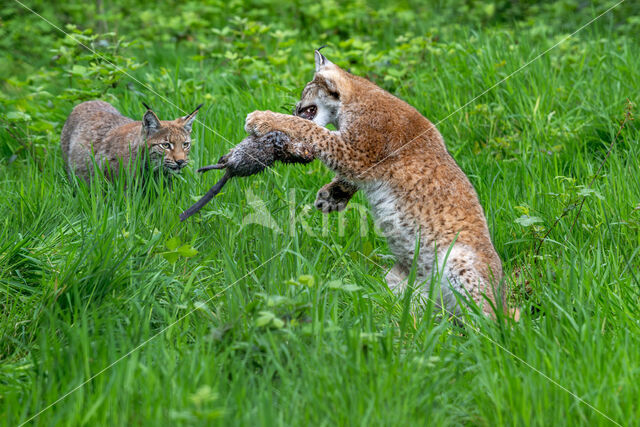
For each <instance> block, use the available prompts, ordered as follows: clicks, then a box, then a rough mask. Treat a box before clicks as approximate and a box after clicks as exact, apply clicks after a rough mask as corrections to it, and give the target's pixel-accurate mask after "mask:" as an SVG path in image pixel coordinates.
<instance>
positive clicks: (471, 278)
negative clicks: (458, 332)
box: [441, 248, 500, 317]
mask: <svg viewBox="0 0 640 427" xmlns="http://www.w3.org/2000/svg"><path fill="white" fill-rule="evenodd" d="M454 249H457V248H454ZM460 255H464V256H460ZM441 285H442V288H443V289H448V290H450V291H454V292H455V293H457V294H458V296H457V298H456V296H455V294H454V292H449V293H450V298H449V304H447V305H448V306H450V308H451V309H452V310H453V312H454V314H456V315H458V314H461V313H462V310H461V307H460V303H462V304H464V300H465V299H466V300H467V301H468V302H471V301H473V303H475V305H477V306H478V307H479V308H480V309H481V311H482V313H483V314H484V315H486V316H489V317H496V313H495V312H494V307H493V306H495V307H496V308H498V309H499V308H500V307H499V306H498V305H496V298H495V296H496V293H495V291H496V290H497V289H498V287H497V286H492V284H491V283H490V281H489V280H487V278H485V277H484V275H483V274H481V273H480V271H478V268H477V264H476V262H475V256H474V254H473V253H465V254H457V253H456V254H455V256H453V257H452V258H451V259H450V260H448V261H447V265H446V267H445V268H444V274H443V275H442V279H441Z"/></svg>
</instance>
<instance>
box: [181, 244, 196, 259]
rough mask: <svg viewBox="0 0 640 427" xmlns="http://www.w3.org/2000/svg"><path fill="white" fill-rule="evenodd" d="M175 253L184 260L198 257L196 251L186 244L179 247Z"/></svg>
mask: <svg viewBox="0 0 640 427" xmlns="http://www.w3.org/2000/svg"><path fill="white" fill-rule="evenodd" d="M176 252H178V253H179V254H180V255H182V256H183V257H185V258H191V257H194V256H196V255H198V251H197V250H195V249H194V248H192V247H191V245H188V244H185V245H182V246H180V247H179V248H178V250H177V251H176Z"/></svg>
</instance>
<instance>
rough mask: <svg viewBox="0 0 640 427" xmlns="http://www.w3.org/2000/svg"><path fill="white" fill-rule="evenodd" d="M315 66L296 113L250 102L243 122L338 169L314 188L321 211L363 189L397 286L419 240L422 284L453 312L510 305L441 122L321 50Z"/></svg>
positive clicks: (396, 288)
mask: <svg viewBox="0 0 640 427" xmlns="http://www.w3.org/2000/svg"><path fill="white" fill-rule="evenodd" d="M315 66H316V67H315V75H314V78H313V80H312V81H310V82H309V83H308V84H307V85H306V87H305V88H304V90H303V92H302V96H301V99H300V101H299V102H298V103H297V104H296V107H295V110H294V115H293V116H291V115H285V114H279V113H274V112H271V111H254V112H253V113H251V114H249V115H248V116H247V119H246V122H245V130H246V131H247V132H248V133H250V134H253V135H256V136H261V135H264V134H266V133H268V132H272V131H280V132H283V133H284V134H286V135H287V136H288V137H289V138H291V140H292V141H295V143H292V144H289V145H288V147H289V149H290V150H293V151H295V152H296V153H293V154H297V155H300V156H304V155H305V154H310V155H312V156H314V157H315V158H318V159H320V160H321V161H322V162H323V163H324V164H325V165H326V166H328V167H329V168H330V169H331V170H333V171H334V172H335V173H336V176H335V178H334V179H333V180H332V181H331V182H330V183H329V184H327V185H325V186H324V187H322V188H321V189H320V190H319V191H318V195H317V199H316V203H315V205H316V207H317V208H318V209H320V210H321V211H323V212H332V211H339V210H342V209H344V208H345V206H346V205H347V203H348V202H349V200H350V199H351V197H353V195H354V194H355V193H356V192H357V191H358V190H362V191H363V192H364V194H365V195H366V197H367V199H368V201H369V204H370V205H371V209H372V212H373V216H374V218H375V220H376V223H377V224H378V226H379V228H380V229H381V230H382V231H383V233H384V234H385V236H386V238H387V241H388V244H389V248H390V250H391V252H392V253H393V255H394V257H395V258H396V264H395V266H394V267H393V268H392V269H391V270H390V271H389V272H388V273H387V275H386V280H387V283H388V285H389V288H390V289H391V290H392V291H393V292H394V293H401V292H402V291H404V289H405V288H406V287H407V278H408V274H409V272H410V269H411V268H412V262H413V259H414V256H415V249H416V246H417V245H416V242H419V245H418V246H417V247H418V248H419V252H418V255H417V258H416V259H417V268H416V273H417V277H418V280H416V284H420V286H419V288H418V291H419V293H420V294H421V295H423V296H424V297H429V295H432V297H431V298H432V299H434V300H435V299H437V301H436V303H437V305H438V306H439V307H441V308H444V309H445V310H446V311H448V312H449V313H451V314H454V313H459V312H460V311H461V310H460V309H461V305H460V301H468V300H469V299H471V300H473V301H474V302H475V303H476V304H477V305H478V306H479V307H480V308H481V310H482V312H483V313H484V314H485V315H488V316H491V317H494V316H495V315H496V313H495V310H503V309H504V299H503V298H504V294H503V292H502V291H501V280H502V264H501V261H500V258H499V256H498V254H497V253H496V250H495V248H494V246H493V244H492V242H491V237H490V235H489V230H488V227H487V222H486V220H485V217H484V212H483V209H482V206H481V205H480V202H479V200H478V196H477V194H476V192H475V189H474V188H473V186H472V184H471V182H470V181H469V179H468V178H467V176H466V175H465V174H464V172H463V171H462V170H461V169H460V167H459V166H458V165H457V164H456V162H455V160H454V159H453V158H452V157H451V155H450V154H449V152H448V151H447V148H446V146H445V143H444V140H443V138H442V136H441V135H440V132H438V130H437V129H436V128H435V126H434V125H433V124H432V123H431V122H430V121H429V120H427V119H426V118H425V117H424V116H422V115H421V114H420V113H419V112H418V111H417V110H416V109H415V108H413V107H412V106H410V105H409V104H407V103H405V102H404V101H402V100H400V99H398V98H397V97H395V96H393V95H392V94H390V93H388V92H386V91H385V90H383V89H381V88H380V87H378V86H376V85H375V84H373V83H372V82H370V81H368V80H366V79H364V78H362V77H358V76H355V75H353V74H351V73H349V72H347V71H345V70H343V69H341V68H340V67H338V66H337V65H335V64H333V63H332V62H330V61H329V60H328V59H326V58H325V57H324V56H323V55H322V54H321V53H320V52H319V51H316V52H315ZM328 124H332V125H333V126H335V128H336V130H335V131H332V130H329V129H327V128H326V127H325V126H326V125H328ZM434 278H435V279H436V280H434ZM433 285H436V286H437V287H436V288H434V289H433V291H434V292H433V293H431V294H430V293H429V289H430V286H433Z"/></svg>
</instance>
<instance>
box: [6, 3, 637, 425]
mask: <svg viewBox="0 0 640 427" xmlns="http://www.w3.org/2000/svg"><path fill="white" fill-rule="evenodd" d="M20 1H22V0H20ZM614 4H615V2H612V1H601V0H599V1H594V2H586V1H578V0H561V1H557V2H534V1H529V0H523V1H493V2H490V1H479V0H478V1H474V0H453V1H433V2H428V3H423V2H415V3H414V2H389V3H384V2H365V1H354V2H349V3H344V2H338V1H332V0H314V1H307V0H300V1H294V2H276V1H268V0H262V1H253V2H241V1H237V0H227V1H205V2H195V1H179V2H174V1H170V2H153V3H147V2H141V1H130V0H128V1H113V2H102V1H100V0H98V1H96V2H74V1H70V2H65V3H62V2H42V1H28V2H26V3H24V6H23V5H22V4H21V3H20V2H18V1H15V0H10V1H8V2H5V4H3V7H2V8H0V52H1V55H2V60H1V61H0V77H1V79H2V80H1V81H2V83H1V86H0V88H1V89H0V101H1V103H0V123H1V124H2V128H1V129H0V194H1V197H0V224H1V225H0V291H1V294H0V310H1V311H0V313H1V315H0V420H1V422H2V423H4V424H6V425H16V424H20V423H22V422H25V421H27V420H29V419H31V418H32V417H33V416H34V415H36V414H39V415H38V416H37V418H35V419H34V420H33V423H34V424H38V425H53V424H62V425H83V424H89V425H96V424H104V425H114V424H116V425H117V424H144V425H158V424H160V425H163V424H164V425H166V424H184V425H197V424H209V423H212V422H217V423H220V424H230V423H232V424H251V425H254V424H268V425H272V424H287V425H289V424H293V425H299V424H327V425H332V424H398V425H403V424H407V423H415V424H473V425H496V424H507V425H558V424H568V425H575V424H588V425H601V424H602V425H605V424H613V423H619V424H623V425H627V424H634V423H637V422H638V421H637V420H638V419H640V407H639V404H638V402H640V385H639V384H640V370H639V368H638V367H639V366H640V338H639V332H640V324H639V322H638V319H639V318H640V299H639V293H640V282H639V279H640V268H639V267H640V255H639V254H638V252H640V232H639V230H640V178H639V176H640V174H639V173H638V172H639V171H638V166H639V161H638V158H639V157H638V156H639V155H640V147H639V145H638V137H639V135H640V131H639V129H638V125H637V122H633V121H629V122H627V123H626V125H625V127H624V129H622V131H621V132H620V135H619V137H618V139H617V140H616V142H615V144H614V146H613V149H612V150H611V153H610V155H609V157H608V158H607V160H606V163H605V164H604V166H603V167H602V169H601V170H600V171H599V172H598V168H599V166H600V165H601V164H602V162H603V159H604V158H605V156H606V153H607V150H608V148H609V146H610V144H611V141H612V140H613V138H614V135H615V134H616V132H618V130H619V127H620V126H619V124H620V120H621V119H622V118H623V117H624V116H625V112H626V111H627V110H626V108H628V106H629V105H631V106H632V105H635V103H636V102H637V100H638V95H639V86H638V82H640V45H639V44H638V38H637V37H638V36H637V34H638V32H639V31H640V6H639V5H638V4H637V2H633V1H631V0H627V1H626V2H624V3H622V4H620V5H619V6H617V7H616V8H614V9H613V10H612V11H611V12H609V13H607V14H605V15H604V16H602V17H601V18H600V19H598V20H597V21H596V22H594V23H593V24H592V25H589V26H588V27H586V28H585V29H584V30H582V31H580V32H579V33H577V34H576V35H574V36H573V37H571V38H569V39H567V40H566V41H564V42H563V43H561V44H560V45H559V46H557V47H556V48H554V49H552V50H551V51H549V52H548V53H546V54H545V55H543V56H542V57H541V58H539V59H538V60H536V61H535V62H533V63H532V64H531V65H529V66H527V67H526V68H524V69H523V70H522V71H521V72H519V73H517V74H515V75H514V76H513V77H511V78H509V79H507V80H506V81H504V82H503V83H501V84H500V85H498V86H496V87H495V88H493V89H492V90H490V91H488V92H487V93H484V94H483V92H484V91H485V90H486V89H488V88H490V87H491V86H492V85H494V84H495V83H497V82H499V81H501V80H502V79H505V78H507V77H508V76H509V75H510V74H511V73H512V72H513V71H515V70H517V69H518V68H519V67H521V66H522V65H524V64H526V63H527V62H528V61H531V60H533V59H534V58H536V56H537V55H538V54H540V53H542V52H545V51H546V50H547V49H549V48H551V47H552V46H554V44H556V43H558V42H560V41H562V40H563V39H564V38H566V37H567V36H568V35H570V34H571V33H573V32H574V31H575V30H577V29H578V28H580V27H581V26H582V25H584V24H586V23H588V22H589V21H590V20H592V19H593V18H595V17H597V16H598V15H599V14H601V13H602V12H604V11H606V10H607V8H609V7H611V6H613V5H614ZM25 6H27V7H29V8H32V9H33V11H34V12H36V13H37V14H40V15H41V17H39V16H37V15H36V14H34V13H32V12H31V11H29V10H27V9H26V8H25ZM43 18H44V19H43ZM45 19H46V20H48V21H49V22H46V21H45ZM54 26H57V27H58V28H55V27H54ZM60 30H63V31H65V32H67V33H69V34H70V36H65V35H64V34H63V33H62V32H61V31H60ZM71 37H73V38H71ZM78 42H82V43H83V44H84V45H86V46H87V47H90V48H91V50H88V49H85V48H83V47H82V46H80V45H79V44H78ZM323 44H328V45H329V47H328V48H327V49H326V51H324V53H325V54H326V55H327V56H328V57H329V58H330V59H331V60H332V61H334V62H336V63H337V64H339V65H341V66H343V67H345V68H348V69H350V70H351V71H353V72H355V73H358V74H361V75H364V76H366V77H368V78H370V79H372V80H373V81H375V82H376V83H377V84H379V85H380V86H382V87H384V88H385V89H387V90H389V91H391V92H392V93H394V94H396V95H397V96H399V97H401V98H403V99H405V100H407V101H408V102H409V103H411V104H412V105H414V106H415V107H416V108H418V110H420V111H421V112H423V113H424V114H425V115H426V116H427V117H429V118H430V119H431V120H432V121H434V122H436V123H438V127H439V129H440V131H441V132H442V134H443V135H444V137H445V139H446V140H447V144H448V147H449V150H450V151H451V153H452V154H453V155H454V157H455V158H456V160H457V161H458V162H459V164H460V165H461V166H462V168H463V169H464V170H465V171H466V172H467V173H468V174H469V176H470V177H471V179H472V181H473V183H474V185H475V186H476V189H477V190H478V193H479V195H480V198H481V200H482V203H483V205H484V207H485V211H486V214H487V217H488V219H489V224H490V228H491V231H492V235H493V239H494V242H495V244H496V247H497V250H498V252H499V253H500V255H501V257H502V259H503V261H504V265H505V270H506V272H507V274H509V275H510V276H511V277H514V278H515V277H517V278H518V280H514V283H512V285H511V286H512V292H511V295H512V297H511V299H512V302H513V303H517V304H519V305H520V306H521V307H522V312H523V318H522V320H521V321H520V322H519V323H517V324H514V325H509V324H506V323H505V324H503V323H494V322H490V321H486V320H484V319H482V318H475V317H473V316H472V318H471V319H470V321H471V322H472V324H473V325H474V326H468V327H466V328H464V329H462V328H460V326H459V325H456V324H455V323H453V322H452V321H450V320H448V319H439V317H438V316H436V315H435V313H432V312H431V308H430V307H427V310H426V313H425V314H424V315H417V314H416V313H414V312H411V311H409V310H408V307H407V306H406V304H403V302H402V301H398V300H396V299H395V298H394V297H393V296H392V295H391V294H390V292H389V291H388V289H387V288H386V286H385V284H384V281H383V276H384V273H385V271H386V269H387V268H389V267H390V266H391V265H392V260H391V258H390V255H389V251H388V248H387V246H386V243H385V241H384V239H382V238H380V237H379V236H378V235H377V234H376V233H375V232H374V231H373V229H372V223H371V221H370V220H369V219H368V217H367V216H366V209H364V208H363V209H358V208H357V207H358V206H359V205H360V206H363V207H366V201H365V200H364V198H363V197H362V195H358V196H357V197H356V199H355V201H354V202H355V203H354V204H353V206H354V207H353V208H351V209H349V210H348V211H347V212H346V213H345V214H343V215H331V216H323V215H322V214H320V213H319V212H317V211H315V210H314V209H313V208H312V203H313V200H314V199H315V193H316V191H317V189H318V188H319V187H320V186H321V185H322V184H324V183H325V182H328V180H329V179H330V177H331V173H330V172H329V171H327V169H326V168H325V167H324V166H322V165H321V164H320V163H318V162H315V163H313V164H311V165H308V166H306V167H304V166H294V167H291V166H279V167H277V168H276V169H274V170H272V171H269V172H267V173H265V174H262V175H260V176H256V177H252V178H249V179H244V180H240V179H238V180H236V181H235V182H232V183H231V184H229V185H228V187H227V188H226V189H225V192H224V193H223V194H222V195H220V196H219V197H218V198H216V199H215V200H214V201H213V202H212V203H211V204H210V205H209V206H207V208H206V209H205V211H204V213H203V214H202V215H201V216H198V217H194V218H193V220H190V221H189V222H187V223H185V224H181V223H180V222H179V219H178V214H179V213H180V212H181V211H182V210H183V209H184V208H186V207H188V206H189V205H190V204H191V203H192V202H193V201H194V200H195V199H196V198H197V197H199V196H200V195H201V194H203V193H204V192H205V191H206V189H208V187H209V186H210V185H211V184H212V183H213V182H214V181H215V180H216V179H217V176H214V173H211V174H210V175H208V176H205V177H199V176H196V175H195V174H194V173H193V172H192V171H193V170H195V168H196V166H200V165H204V164H209V163H211V162H212V161H213V160H215V159H217V158H218V157H219V156H220V155H221V154H223V153H225V152H226V151H227V150H228V148H229V147H231V146H233V145H234V143H236V142H237V141H240V140H241V139H242V138H243V130H242V127H243V123H244V117H245V116H246V114H247V113H249V112H251V111H253V110H255V109H271V110H275V111H285V112H286V111H290V108H291V106H292V104H293V103H294V102H295V101H296V99H297V98H298V96H299V93H300V91H301V89H302V87H303V86H304V84H305V83H306V82H307V81H308V80H309V78H310V77H311V75H312V69H313V54H312V53H313V49H314V48H317V47H319V46H320V45H323ZM481 94H482V96H480V97H478V98H477V99H476V100H474V98H475V97H476V96H478V95H481ZM94 98H101V99H104V100H107V101H109V102H111V103H113V104H114V105H115V106H116V107H117V108H118V109H119V110H120V111H122V112H123V113H124V114H125V115H129V116H131V117H141V115H142V113H143V107H142V104H141V102H142V101H146V102H147V103H149V104H150V105H152V106H153V107H154V108H155V110H156V111H158V113H159V114H160V116H161V118H173V117H176V116H178V115H180V114H181V112H182V111H186V110H190V109H191V108H193V107H194V106H195V105H196V104H198V103H199V102H205V104H206V109H205V110H203V111H202V112H201V114H200V119H201V123H200V124H198V125H196V126H195V129H194V135H195V139H196V142H195V144H194V151H193V153H192V158H193V162H192V167H191V168H190V171H187V172H186V173H185V174H184V175H183V177H182V178H183V179H181V180H178V181H176V182H174V183H173V186H172V187H171V188H168V187H167V186H166V183H164V182H162V181H159V182H154V183H153V185H152V186H151V187H152V188H148V187H147V188H141V187H140V186H130V187H128V188H124V187H123V186H122V185H119V186H117V185H116V186H112V187H109V188H107V190H106V191H100V189H98V188H93V189H87V188H86V187H83V186H78V185H77V184H76V183H73V182H69V180H67V178H66V176H65V173H64V170H63V164H62V159H61V156H60V151H59V148H58V143H59V134H60V131H61V128H62V125H63V123H64V120H65V119H66V116H67V115H68V113H69V112H70V111H71V108H72V107H73V105H74V104H76V103H78V102H80V101H84V100H88V99H94ZM471 100H474V101H473V102H471V103H469V101H471ZM628 100H629V101H628ZM628 102H630V104H628ZM461 107H463V108H461ZM592 180H593V184H592V185H590V183H591V181H592ZM583 200H584V206H583V207H582V209H581V211H580V215H579V217H578V218H577V220H576V219H575V218H576V212H577V211H578V209H577V208H578V206H580V203H581V201H583ZM265 212H266V213H268V215H269V217H270V218H271V219H272V222H271V223H270V225H271V226H270V227H265V226H264V223H263V224H262V225H261V224H256V223H255V222H256V221H257V219H259V218H265V215H264V213H265ZM363 212H364V215H365V221H361V218H362V215H363ZM574 221H575V226H572V224H573V223H574ZM556 222H557V224H556V225H555V226H554V225H553V224H554V223H556ZM274 224H275V225H274ZM341 224H343V228H341ZM547 233H548V238H547V240H546V241H545V242H544V244H542V245H541V246H540V248H539V250H537V249H536V248H537V246H538V245H539V244H540V239H541V237H542V236H544V235H546V234H547ZM114 362H115V363H114ZM96 375H97V376H96ZM94 376H95V378H93V379H91V378H92V377H94ZM89 379H91V380H90V381H88V380H89ZM87 381H88V382H87ZM85 382H86V384H85V385H84V386H82V387H78V386H80V385H81V384H83V383H85ZM71 391H72V393H70V394H68V395H67V393H69V392H71ZM61 397H64V398H63V399H62V400H59V401H58V399H59V398H61ZM52 403H55V404H54V405H53V406H52V407H50V408H48V407H49V405H51V404H52ZM45 408H48V409H47V410H45V411H44V412H42V413H40V411H41V410H43V409H45Z"/></svg>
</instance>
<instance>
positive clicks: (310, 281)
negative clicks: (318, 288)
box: [298, 274, 316, 288]
mask: <svg viewBox="0 0 640 427" xmlns="http://www.w3.org/2000/svg"><path fill="white" fill-rule="evenodd" d="M298 282H299V283H300V284H301V285H303V286H306V287H308V288H313V287H314V285H315V284H316V279H314V278H313V276H311V275H309V274H303V275H301V276H300V277H298Z"/></svg>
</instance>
